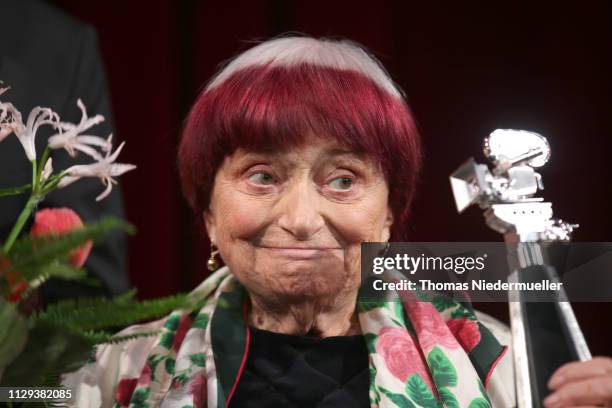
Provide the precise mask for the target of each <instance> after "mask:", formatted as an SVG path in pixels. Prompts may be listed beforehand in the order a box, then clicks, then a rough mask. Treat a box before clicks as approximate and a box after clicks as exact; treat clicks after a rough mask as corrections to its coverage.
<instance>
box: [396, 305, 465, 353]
mask: <svg viewBox="0 0 612 408" xmlns="http://www.w3.org/2000/svg"><path fill="white" fill-rule="evenodd" d="M404 307H405V308H406V312H407V313H408V316H409V317H410V320H411V321H412V325H413V326H414V330H415V331H416V334H417V338H418V339H419V343H420V344H421V348H422V349H423V350H424V351H428V350H430V349H431V348H432V347H433V346H434V345H436V344H438V345H441V346H444V347H446V348H449V349H456V348H457V347H459V343H458V342H457V339H455V337H454V336H453V334H452V333H451V331H450V330H449V328H448V326H447V325H446V324H445V322H444V320H443V319H442V317H441V316H440V314H439V313H438V311H437V310H436V308H435V306H434V305H432V304H431V303H429V302H420V301H417V300H414V299H409V300H407V299H404Z"/></svg>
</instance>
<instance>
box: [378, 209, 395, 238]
mask: <svg viewBox="0 0 612 408" xmlns="http://www.w3.org/2000/svg"><path fill="white" fill-rule="evenodd" d="M392 225H393V211H391V207H388V208H387V218H385V223H384V224H383V229H382V232H381V234H380V241H381V242H388V241H389V238H391V226H392Z"/></svg>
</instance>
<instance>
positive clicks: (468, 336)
mask: <svg viewBox="0 0 612 408" xmlns="http://www.w3.org/2000/svg"><path fill="white" fill-rule="evenodd" d="M446 324H447V326H448V328H449V329H450V331H451V332H453V334H454V335H455V337H456V338H457V339H458V340H459V343H460V344H461V346H462V347H463V348H464V349H465V351H467V352H468V353H469V352H470V351H472V349H474V347H476V345H477V344H478V343H480V330H479V329H478V323H476V321H475V320H470V319H466V318H465V317H462V318H461V319H451V320H449V321H447V322H446Z"/></svg>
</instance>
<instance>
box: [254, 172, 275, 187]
mask: <svg viewBox="0 0 612 408" xmlns="http://www.w3.org/2000/svg"><path fill="white" fill-rule="evenodd" d="M249 180H251V181H252V182H253V183H255V184H262V185H270V184H274V177H272V176H271V175H270V174H269V173H266V172H263V171H260V172H257V173H255V174H253V175H251V176H250V177H249Z"/></svg>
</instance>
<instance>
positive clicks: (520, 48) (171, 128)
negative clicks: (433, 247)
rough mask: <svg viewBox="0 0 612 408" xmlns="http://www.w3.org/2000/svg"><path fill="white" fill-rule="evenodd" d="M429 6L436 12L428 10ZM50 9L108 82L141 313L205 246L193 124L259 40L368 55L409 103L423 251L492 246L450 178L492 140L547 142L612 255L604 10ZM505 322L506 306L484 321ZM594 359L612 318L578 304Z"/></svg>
mask: <svg viewBox="0 0 612 408" xmlns="http://www.w3.org/2000/svg"><path fill="white" fill-rule="evenodd" d="M429 3H433V4H429ZM52 4H54V5H56V6H57V7H59V8H61V9H63V10H64V11H65V12H67V13H69V14H71V15H73V16H75V17H77V18H79V19H81V20H83V21H86V22H88V23H90V24H91V25H93V26H94V27H95V28H96V30H97V31H98V35H99V42H100V46H101V49H102V55H103V57H104V61H105V65H106V70H107V74H108V79H109V84H110V92H111V96H112V103H113V108H114V114H115V122H116V131H117V134H118V136H119V138H121V139H123V140H127V141H128V143H127V146H126V148H125V150H124V151H123V153H122V158H123V159H122V161H124V162H128V163H135V164H136V165H138V169H137V170H136V171H134V172H131V173H129V174H128V175H126V176H124V177H122V183H123V187H124V194H125V204H126V208H127V215H128V219H129V220H130V221H131V222H132V223H134V224H135V225H136V226H137V227H138V230H139V232H138V235H137V236H136V237H132V238H131V240H130V246H129V251H130V276H131V279H132V282H133V284H134V285H135V286H136V287H138V288H139V291H140V295H141V297H151V296H160V295H165V294H169V293H172V292H176V291H179V290H189V289H191V288H193V287H194V286H195V285H196V284H197V283H199V282H200V281H201V280H202V278H203V277H204V276H205V275H206V273H207V270H206V259H207V257H208V251H209V250H208V241H207V240H206V238H204V237H202V232H201V231H199V230H197V228H196V223H195V222H194V218H193V216H192V214H191V213H190V211H189V210H188V209H187V207H186V205H185V203H184V201H183V200H182V197H181V194H180V190H179V184H178V178H177V171H176V164H175V153H176V149H177V144H178V140H179V134H180V129H181V125H182V120H183V118H184V117H185V114H186V112H187V111H188V109H189V106H190V105H191V103H192V102H193V101H194V98H195V97H196V95H197V94H198V92H199V91H200V90H201V88H202V86H203V85H204V84H205V82H206V81H207V79H208V78H209V77H210V76H211V75H213V74H214V73H215V72H216V71H217V68H218V65H219V64H220V63H221V62H223V61H225V60H227V59H228V58H230V57H232V56H233V55H235V54H236V53H238V52H239V51H241V50H244V49H246V48H248V47H249V46H251V44H252V43H251V42H250V41H251V40H254V39H266V38H269V37H271V36H274V35H277V34H280V33H283V32H286V31H299V32H304V33H308V34H310V35H314V36H340V37H347V38H350V39H353V40H356V41H358V42H361V43H362V44H364V45H365V46H367V47H368V48H369V49H370V50H372V51H373V52H374V53H375V54H376V55H377V56H378V57H379V58H380V59H381V61H382V62H383V64H384V65H385V66H386V67H387V69H388V70H389V72H390V73H391V75H392V77H393V78H394V79H395V81H396V82H397V83H399V85H400V86H401V87H403V88H404V90H405V91H406V93H407V95H408V100H409V104H410V106H411V107H412V109H413V110H414V113H415V116H416V118H417V121H418V124H419V127H420V130H421V132H422V135H423V140H424V145H425V153H426V160H425V169H424V175H423V180H422V185H421V186H420V193H419V195H418V197H417V201H416V205H415V208H414V215H413V218H412V231H413V234H412V240H413V241H497V240H501V239H502V237H501V236H499V235H498V234H496V233H494V232H493V231H490V230H488V229H487V227H486V226H485V224H484V220H483V219H482V215H481V212H480V211H479V210H477V209H476V208H472V209H470V210H469V211H467V212H466V213H464V214H462V215H457V214H456V210H455V207H454V202H453V199H452V196H451V192H450V188H449V184H448V175H449V174H450V173H451V172H452V171H453V170H454V169H455V168H456V167H457V166H458V165H459V164H461V163H462V162H463V161H464V160H465V159H467V158H468V157H469V156H472V155H474V156H475V157H476V159H477V160H478V161H483V160H484V159H483V156H482V154H481V141H482V138H483V137H485V136H486V135H488V134H489V133H490V132H491V131H492V130H493V129H495V128H515V129H526V130H532V131H536V132H539V133H541V134H543V135H544V136H546V137H547V138H548V140H549V142H550V144H551V146H552V158H551V160H550V161H549V164H548V165H547V167H546V168H544V169H543V170H542V171H541V173H542V175H543V178H544V184H545V186H546V190H545V191H544V197H545V198H546V199H547V200H550V201H552V202H553V203H554V207H553V208H554V210H555V214H556V215H557V216H559V217H561V218H563V219H564V220H568V221H571V222H576V223H579V224H580V225H581V226H580V229H579V230H578V231H577V232H576V233H575V235H574V237H575V240H576V241H612V222H611V217H610V216H609V214H608V211H609V209H610V199H611V198H612V183H611V181H610V180H611V179H612V171H611V170H610V163H609V157H610V153H612V142H611V136H612V135H611V133H610V125H609V119H610V107H611V106H610V79H609V74H610V72H612V69H611V68H612V64H610V62H611V61H610V50H611V47H610V45H611V41H610V40H611V35H610V34H611V32H610V30H611V28H610V27H611V25H610V22H611V13H610V5H609V4H610V3H609V2H607V1H588V2H571V3H569V4H567V5H564V4H562V3H560V2H548V3H547V2H512V4H510V3H499V2H444V3H443V2H423V1H422V2H410V1H379V2H371V1H369V2H365V1H364V2H356V1H321V0H308V1H296V0H293V1H291V0H267V1H266V0H250V1H223V2H221V1H218V2H213V1H186V0H183V1H161V0H149V1H121V2H119V1H87V2H84V1H79V0H62V1H54V2H52ZM610 273H612V271H610ZM479 306H480V307H481V308H482V309H484V310H486V311H487V312H489V313H491V314H494V315H495V316H498V317H500V318H502V319H507V317H506V314H507V313H506V306H505V305H501V304H498V305H493V304H487V305H479ZM575 306H576V313H577V315H578V319H579V321H580V322H581V324H582V325H583V327H584V330H585V334H586V337H587V341H589V343H590V345H591V347H592V350H593V352H594V353H595V354H603V353H605V354H610V353H612V347H610V344H611V343H612V341H611V340H610V338H611V337H612V329H611V328H610V322H611V321H612V317H611V316H612V303H599V304H577V305H575Z"/></svg>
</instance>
